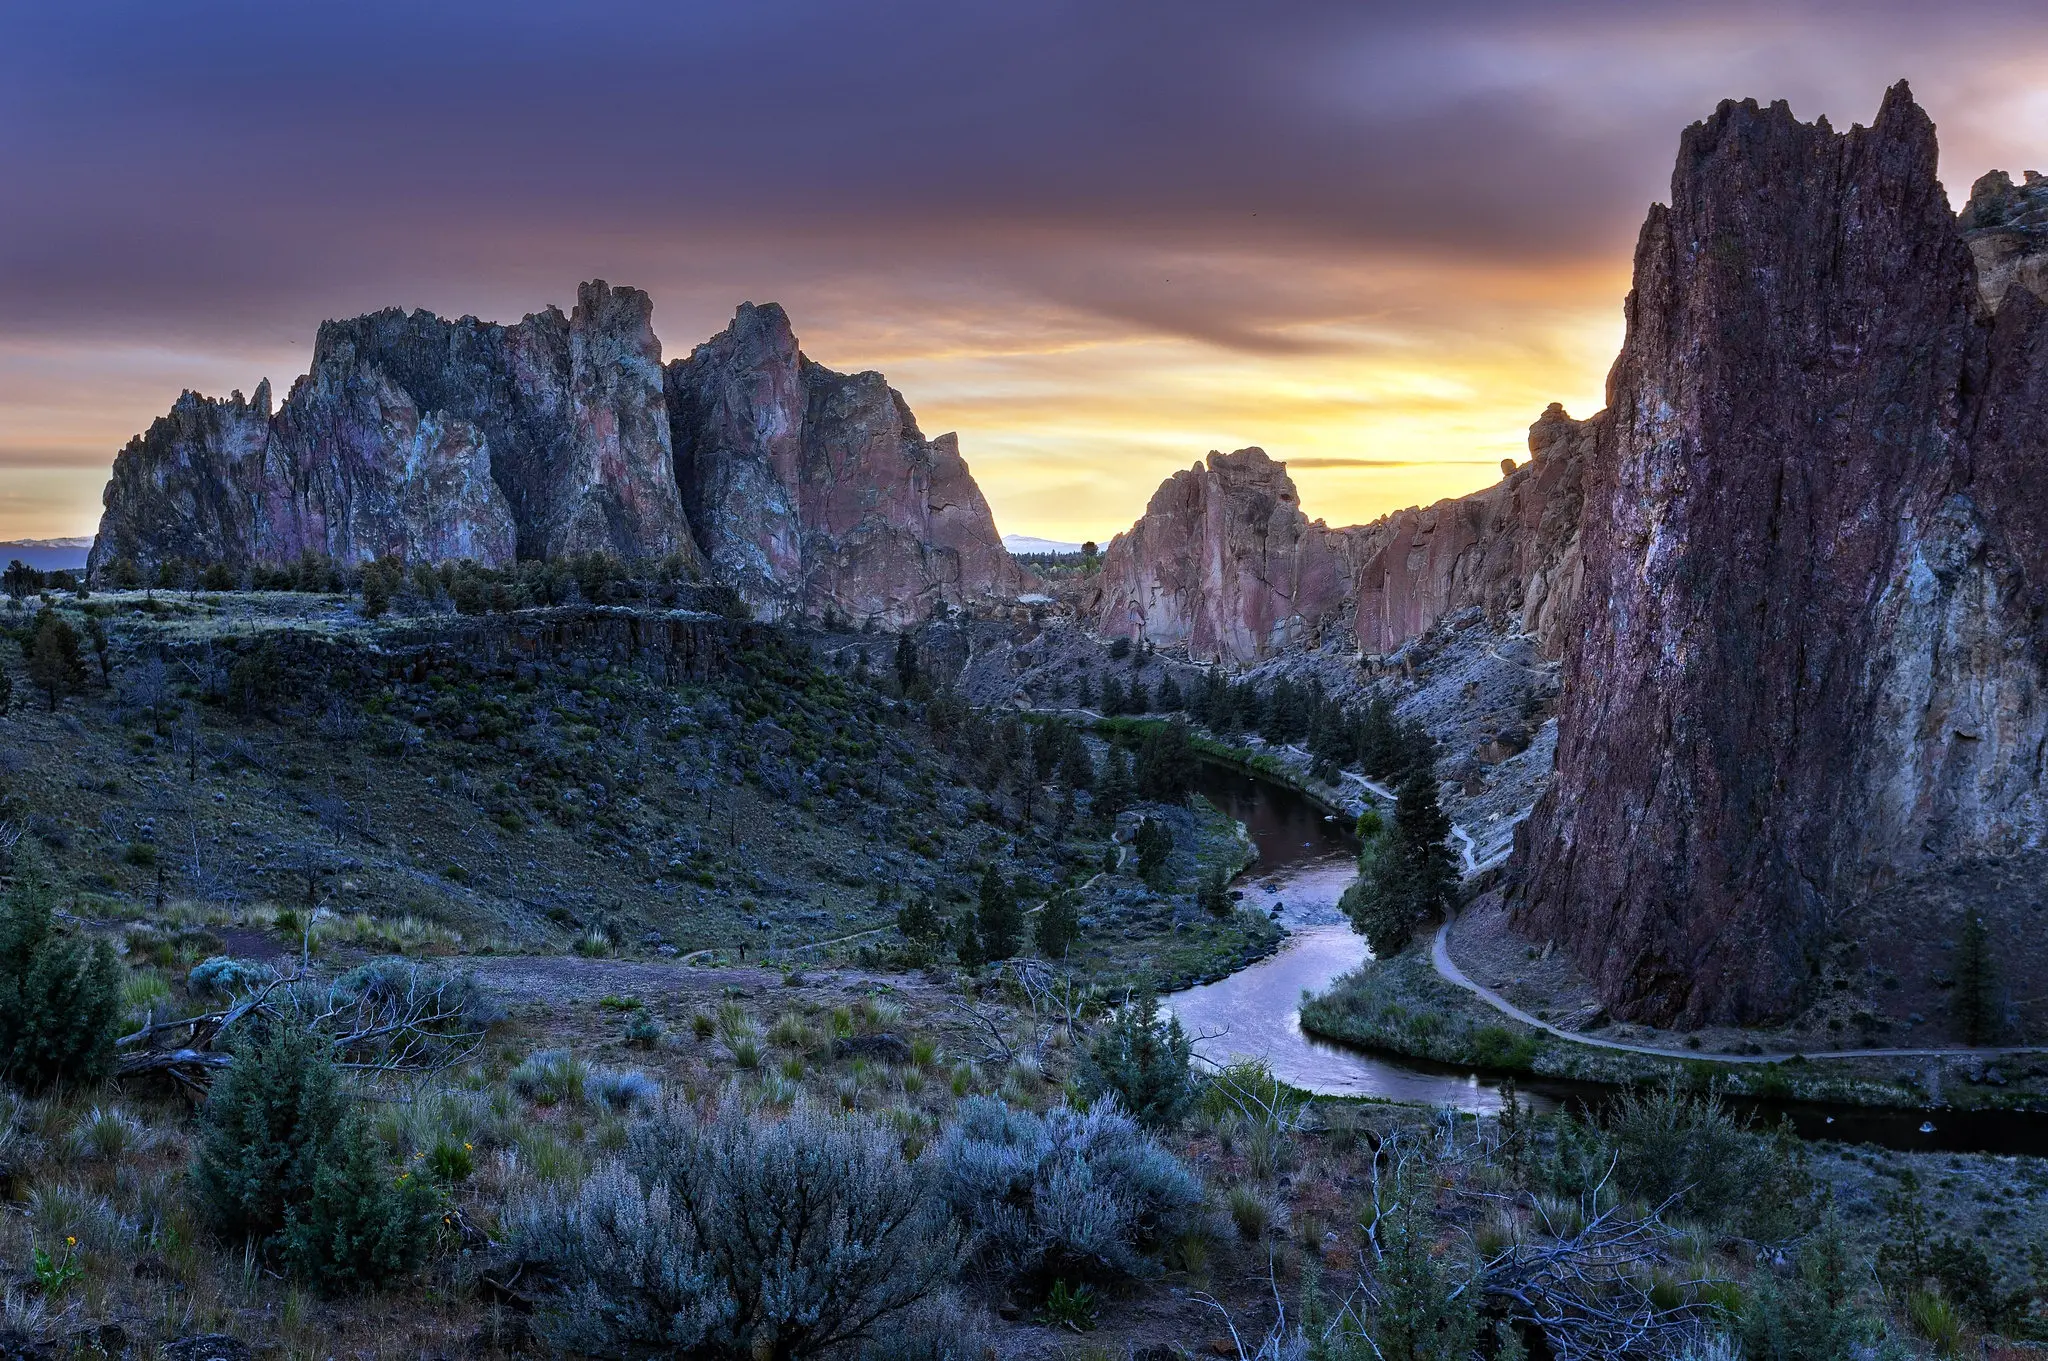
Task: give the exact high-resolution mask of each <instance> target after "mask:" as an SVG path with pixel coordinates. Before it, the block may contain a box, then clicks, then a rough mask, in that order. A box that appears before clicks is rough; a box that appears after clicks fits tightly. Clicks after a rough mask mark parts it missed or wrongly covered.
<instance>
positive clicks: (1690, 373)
mask: <svg viewBox="0 0 2048 1361" xmlns="http://www.w3.org/2000/svg"><path fill="white" fill-rule="evenodd" d="M1935 165H1936V154H1935V138H1934V128H1933V125H1932V124H1931V122H1930V121H1929V120H1928V118H1927V116H1926V115H1925V114H1924V113H1923V112H1921V110H1920V109H1919V108H1918V106H1916V105H1915V104H1914V103H1913V101H1912V98H1911V96H1910V94H1909V92H1908V91H1907V90H1906V88H1905V86H1904V85H1903V84H1901V85H1899V86H1897V87H1895V88H1894V89H1893V90H1892V91H1891V92H1890V93H1889V94H1887V96H1886V98H1885V100H1884V104H1883V107H1882V109H1881V110H1880V112H1879V114H1878V117H1877V120H1876V122H1875V124H1874V125H1873V126H1871V127H1869V128H1861V127H1858V128H1855V129H1852V130H1851V131H1849V132H1848V133H1846V134H1837V133H1836V132H1834V131H1833V130H1832V129H1830V128H1829V127H1828V126H1827V124H1826V123H1825V121H1823V122H1821V123H1819V124H1815V125H1808V124H1802V123H1799V122H1797V121H1795V120H1794V118H1793V117H1792V115H1791V113H1790V112H1789V111H1788V110H1787V109H1786V107H1785V106H1784V105H1783V104H1774V105H1772V106H1771V107H1769V108H1759V107H1757V105H1756V104H1754V103H1741V104H1736V103H1727V104H1723V105H1722V106H1721V107H1720V109H1719V110H1718V111H1717V112H1716V113H1715V114H1714V115H1713V117H1711V118H1710V119H1708V120H1706V121H1705V122H1703V123H1699V124H1695V125H1694V126H1693V127H1691V128H1690V129H1688V130H1687V131H1686V133H1685V135H1684V137H1683V138H1682V140H1681V143H1680V148H1679V155H1678V164H1677V168H1676V170H1675V171H1674V172H1673V176H1672V187H1671V203H1670V206H1669V207H1665V206H1662V205H1658V206H1656V207H1653V208H1652V209H1651V211H1650V214H1649V217H1648V219H1647V220H1646V221H1645V223H1644V224H1643V229H1642V232H1641V235H1640V237H1639V240H1638V244H1637V248H1636V259H1635V286H1634V289H1633V291H1632V292H1631V293H1630V295H1629V300H1628V307H1627V339H1626V341H1625V343H1624V346H1623V349H1622V352H1621V355H1620V358H1619V359H1618V360H1617V361H1616V363H1615V366H1614V369H1613V372H1612V374H1611V375H1610V377H1609V394H1608V395H1609V406H1608V410H1607V411H1606V412H1605V413H1603V416H1602V418H1600V419H1599V421H1597V422H1596V429H1595V430H1594V432H1593V437H1592V439H1593V448H1592V452H1591V453H1590V454H1589V456H1588V461H1587V466H1586V470H1585V474H1584V477H1585V511H1584V516H1583V522H1582V525H1581V530H1580V536H1581V549H1580V551H1581V553H1582V556H1583V561H1584V573H1585V583H1584V594H1583V601H1584V606H1583V608H1582V610H1581V611H1580V615H1579V618H1578V620H1577V622H1576V626H1575V627H1574V628H1572V629H1571V630H1570V631H1569V639H1568V644H1567V647H1566V650H1565V654H1564V677H1565V695H1564V700H1563V708H1562V710H1561V712H1560V716H1559V747H1558V757H1557V773H1556V779H1555V782H1554V784H1553V786H1552V788H1551V790H1550V791H1549V792H1548V793H1547V794H1546V795H1545V796H1544V798H1543V799H1542V800H1541V801H1540V802H1539V803H1538V805H1537V809H1536V812H1535V815H1534V816H1533V817H1532V819H1531V820H1530V822H1529V823H1528V824H1527V827H1526V829H1525V836H1524V837H1523V838H1522V843H1521V844H1522V853H1521V854H1520V855H1519V856H1518V864H1519V867H1520V875H1521V889H1520V899H1519V903H1518V906H1517V909H1516V917H1517V921H1518V924H1519V925H1520V926H1521V927H1522V928H1523V929H1525V930H1527V931H1529V932H1531V933H1533V934H1535V935H1536V936H1538V937H1539V938H1542V937H1549V938H1552V939H1555V940H1557V941H1559V942H1561V943H1562V944H1564V945H1566V946H1568V947H1569V948H1570V949H1571V950H1572V951H1573V953H1574V954H1575V956H1576V958H1577V960H1578V962H1579V963H1580V964H1581V965H1582V966H1583V967H1584V968H1585V969H1586V970H1587V972H1588V973H1589V974H1590V975H1591V976H1592V977H1593V978H1594V980H1595V981H1596V983H1597V985H1598V987H1599V988H1600V990H1601V992H1602V994H1603V995H1604V997H1605V999H1606V1001H1607V1002H1608V1003H1609V1005H1610V1006H1611V1007H1612V1008H1613V1010H1614V1011H1615V1012H1616V1013H1617V1014H1618V1015H1621V1016H1624V1017H1629V1018H1635V1019H1643V1020H1651V1021H1657V1022H1671V1021H1678V1022H1682V1023H1694V1024H1696V1023H1700V1022H1710V1021H1711V1022H1747V1021H1758V1020H1767V1019H1773V1018H1777V1017H1781V1016H1784V1015H1786V1014H1787V1013H1788V1012H1790V1011H1791V1010H1793V1009H1794V1008H1795V1007H1796V1006H1797V1005H1798V1003H1799V1001H1800V999H1801V996H1802V992H1803V989H1804V988H1805V986H1806V984H1807V983H1808V981H1809V980H1810V978H1811V977H1812V976H1813V974H1814V972H1815V970H1816V968H1817V961H1818V952H1819V951H1820V949H1821V947H1822V945H1823V944H1824V942H1826V941H1827V940H1828V939H1830V938H1831V937H1834V936H1837V935H1851V936H1853V935H1854V933H1855V930H1856V917H1857V913H1858V910H1859V906H1860V905H1861V904H1862V903H1864V902H1865V901H1866V900H1867V898H1868V895H1869V894H1870V893H1871V892H1872V890H1873V889H1875V888H1877V887H1879V886H1882V885H1884V884H1886V883H1887V882H1891V881H1893V880H1895V879H1897V878H1900V877H1902V876H1906V875H1909V874H1912V873H1916V872H1920V871H1923V870H1926V869H1930V868H1935V867H1942V866H1947V867H1951V868H1952V869H1953V871H1954V872H1955V873H1958V874H1968V873H1969V872H1970V866H1971V864H1972V862H1973V861H1974V860H1976V859H1977V858H1979V857H1984V856H1989V855H1994V854H2000V853H2005V852H2010V851H2016V850H2021V849H2025V848H2029V847H2039V846H2040V845H2041V844H2042V841H2043V838H2044V832H2048V807H2044V801H2043V791H2042V759H2043V758H2042V753H2043V750H2044V743H2048V692H2044V682H2048V676H2044V665H2048V646H2044V643H2048V639H2044V636H2043V631H2042V617H2043V609H2044V606H2048V537H2044V535H2048V477H2044V476H2043V473H2044V471H2048V467H2044V448H2043V443H2044V435H2043V423H2042V418H2043V416H2044V414H2048V304H2043V303H2042V302H2041V301H2040V300H2039V299H2038V298H2037V297H2036V296H2035V294H2034V293H2033V292H2032V291H2031V284H2030V283H2029V277H2030V276H2029V275H2028V274H2027V272H2026V271H2025V270H2024V269H2017V268H2016V269H2014V270H2013V271H2011V272H2010V277H2009V278H2008V279H2007V280H2006V283H2007V284H2008V286H2006V287H2004V288H2003V289H2002V291H2001V292H1999V293H1998V295H1997V297H1996V298H1995V299H1994V300H1995V301H1996V302H1997V308H1996V311H1995V313H1994V312H1993V311H1992V310H1991V308H1989V307H1987V306H1986V303H1985V300H1984V298H1983V297H1982V296H1980V284H1982V283H1984V282H1985V281H1986V278H1987V275H1986V272H1985V271H1984V270H1982V269H1980V264H1979V262H1980V261H1982V260H1984V259H1985V258H1986V251H1985V250H1983V249H1978V250H1977V254H1976V257H1975V258H1974V259H1973V247H1976V246H1977V241H1981V240H1983V239H1984V238H1982V237H1978V238H1977V240H1973V241H1971V242H1969V243H1966V242H1965V239H1964V235H1963V233H1962V232H1961V231H1959V230H1958V223H1957V219H1956V217H1955V216H1954V214H1952V213H1951V212H1950V210H1949V205H1948V202H1947V200H1946V198H1945V196H1944V195H1943V192H1942V189H1941V186H1940V184H1939V183H1938V182H1937V181H1936V179H1935ZM2008 187H2009V186H2008ZM2023 192H2024V191H2023ZM2005 197H2009V195H2006V194H2004V192H2003V191H2002V190H2000V189H1999V188H1998V186H1996V185H1993V186H1989V187H1988V188H1987V186H1985V185H1983V184H1980V186H1979V199H1978V202H1979V203H1982V204H1985V205H1989V204H1991V203H1992V202H1993V201H1994V199H2002V198H2005ZM1973 211H1975V213H1976V216H1977V219H1978V228H1977V229H1978V230H1983V229H1985V227H1986V223H1985V220H1984V212H1983V211H1981V210H1975V209H1974V205H1973ZM1965 225H1966V226H1968V225H1969V224H1967V223H1966V224H1965ZM2020 254H2021V255H2023V254H2024V253H2023V252H2021V253H2020ZM1992 258H1993V261H1994V263H1995V262H1996V260H1998V259H2012V258H2016V257H2015V256H2014V254H2013V253H2012V252H2005V253H2004V254H2003V255H2000V254H1998V253H1996V252H1993V253H1992ZM2014 281H2017V282H2019V283H2020V284H2022V285H2026V286H2022V287H2011V286H2009V285H2010V284H2011V283H2012V282H2014Z"/></svg>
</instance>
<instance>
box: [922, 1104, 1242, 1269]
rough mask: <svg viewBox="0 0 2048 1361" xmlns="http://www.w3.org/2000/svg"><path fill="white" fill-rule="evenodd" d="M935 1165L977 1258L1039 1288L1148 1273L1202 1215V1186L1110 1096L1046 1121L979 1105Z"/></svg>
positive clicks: (958, 1123)
mask: <svg viewBox="0 0 2048 1361" xmlns="http://www.w3.org/2000/svg"><path fill="white" fill-rule="evenodd" d="M931 1156H932V1157H933V1159H934V1160H935V1163H936V1166H937V1169H938V1175H939V1185H940V1187H941V1190H942V1192H943V1194H944V1196H945V1198H946V1201H947V1203H948V1204H950V1205H951V1206H952V1207H953V1210H954V1212H955V1214H956V1215H958V1217H959V1219H960V1221H961V1222H962V1223H963V1224H968V1225H973V1226H975V1227H976V1228H977V1229H978V1230H979V1237H978V1238H977V1240H976V1244H975V1251H976V1254H977V1256H978V1257H979V1258H980V1260H981V1261H982V1262H983V1263H984V1264H985V1265H987V1266H989V1267H990V1268H992V1269H995V1270H997V1271H1000V1272H1002V1273H1003V1274H1005V1275H1008V1276H1010V1277H1013V1278H1017V1279H1020V1280H1023V1281H1027V1282H1031V1283H1034V1284H1036V1285H1039V1286H1041V1287H1044V1286H1048V1285H1049V1284H1050V1283H1051V1282H1053V1281H1055V1280H1064V1281H1070V1282H1091V1281H1092V1282H1115V1281H1122V1280H1128V1279H1130V1278H1132V1277H1140V1276H1149V1275H1152V1274H1155V1273H1156V1272H1157V1270H1158V1265H1159V1264H1158V1261H1157V1253H1158V1250H1159V1249H1160V1247H1161V1246H1162V1245H1164V1244H1166V1243H1168V1242H1170V1241H1172V1240H1173V1239H1175V1238H1177V1237H1179V1236H1180V1235H1181V1234H1184V1233H1186V1232H1188V1231H1189V1230H1191V1229H1193V1228H1194V1227H1196V1225H1197V1224H1198V1222H1199V1220H1200V1216H1201V1212H1202V1184H1201V1182H1200V1181H1199V1180H1197V1179H1196V1177H1195V1175H1194V1174H1193V1173H1192V1172H1190V1171H1189V1170H1188V1169H1187V1167H1186V1166H1185V1165H1184V1164H1182V1163H1181V1161H1180V1160H1179V1159H1177V1158H1175V1157H1174V1156H1173V1155H1172V1154H1171V1153H1169V1152H1167V1151H1166V1149H1164V1148H1163V1147H1161V1146H1160V1144H1159V1142H1158V1141H1157V1140H1156V1139H1154V1138H1153V1137H1152V1136H1151V1135H1149V1134H1147V1133H1146V1132H1145V1131H1144V1130H1142V1129H1141V1128H1139V1126H1138V1124H1137V1122H1136V1121H1134V1120H1132V1119H1131V1117H1130V1116H1128V1115H1126V1114H1125V1113H1124V1112H1123V1111H1122V1110H1121V1109H1120V1108H1119V1107H1118V1106H1117V1104H1116V1102H1115V1100H1114V1099H1112V1098H1109V1097H1104V1098H1102V1099H1100V1100H1098V1101H1096V1103H1095V1104H1094V1105H1093V1106H1090V1107H1089V1108H1088V1109H1087V1110H1085V1111H1077V1110H1074V1109H1072V1108H1071V1107H1067V1106H1058V1107H1055V1108H1053V1109H1052V1110H1051V1111H1048V1112H1047V1113H1046V1114H1045V1115H1043V1116H1040V1115H1035V1114H1033V1113H1032V1112H1030V1111H1028V1110H1017V1109H1013V1108H1011V1107H1010V1106H1008V1105H1005V1104H1004V1103H1003V1102H1001V1101H998V1100H995V1099H993V1098H989V1097H974V1098H971V1099H969V1100H967V1101H964V1102H962V1103H961V1105H960V1109H959V1112H958V1115H957V1117H956V1119H955V1121H954V1123H953V1124H952V1125H950V1126H948V1127H947V1129H946V1131H945V1133H944V1134H943V1135H942V1136H941V1137H940V1139H939V1141H938V1143H937V1144H936V1145H935V1146H934V1149H933V1152H932V1155H931Z"/></svg>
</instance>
